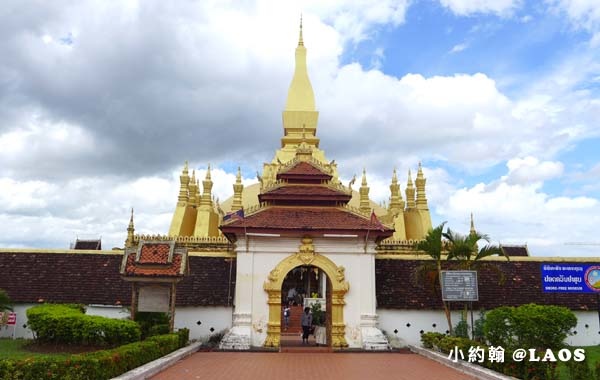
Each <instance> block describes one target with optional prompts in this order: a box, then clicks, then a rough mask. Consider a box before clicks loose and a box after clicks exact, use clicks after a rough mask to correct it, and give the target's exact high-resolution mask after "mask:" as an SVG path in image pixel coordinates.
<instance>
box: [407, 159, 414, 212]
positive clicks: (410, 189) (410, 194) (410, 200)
mask: <svg viewBox="0 0 600 380" xmlns="http://www.w3.org/2000/svg"><path fill="white" fill-rule="evenodd" d="M415 206H416V204H415V187H414V185H413V181H412V177H411V175H410V169H408V181H407V183H406V208H407V209H412V208H415Z"/></svg>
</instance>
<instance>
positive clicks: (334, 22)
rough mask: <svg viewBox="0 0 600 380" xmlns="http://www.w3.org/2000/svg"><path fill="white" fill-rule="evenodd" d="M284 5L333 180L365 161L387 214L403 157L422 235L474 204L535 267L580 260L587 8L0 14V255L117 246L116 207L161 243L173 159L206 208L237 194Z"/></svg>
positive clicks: (142, 4)
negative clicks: (423, 187) (89, 241)
mask: <svg viewBox="0 0 600 380" xmlns="http://www.w3.org/2000/svg"><path fill="white" fill-rule="evenodd" d="M301 12H302V13H303V14H304V26H305V28H304V36H305V45H306V47H307V49H308V65H309V74H310V77H311V80H312V83H313V87H314V90H315V96H316V102H317V107H318V109H319V111H320V120H319V127H318V136H319V137H320V138H321V147H322V148H323V149H325V151H326V153H327V156H328V157H329V159H336V161H337V162H338V167H339V169H340V174H341V176H342V177H343V178H344V179H345V180H347V179H349V178H351V177H352V175H353V174H355V173H359V172H360V170H361V169H362V167H363V166H366V168H367V174H368V179H369V184H370V186H371V195H372V198H373V199H374V200H376V201H378V202H379V201H385V200H387V197H388V196H389V194H388V189H387V186H388V185H389V181H390V177H391V173H392V170H393V168H394V167H397V168H398V170H399V173H400V178H401V179H402V182H403V184H404V183H405V181H406V172H407V170H408V168H413V169H414V168H416V166H417V164H418V162H419V161H422V163H423V167H424V171H425V175H426V177H427V178H428V182H427V186H428V188H427V189H428V198H429V205H430V208H431V210H432V216H433V223H434V224H437V223H440V222H442V221H448V224H449V226H450V227H451V228H453V229H455V230H458V231H464V232H466V231H468V222H469V214H470V213H471V212H473V213H474V215H475V220H476V225H477V227H478V229H479V230H480V231H482V232H485V233H488V234H489V235H490V236H491V237H492V238H493V239H494V240H495V241H497V242H501V243H505V244H510V243H517V244H525V243H527V244H528V246H529V249H530V252H531V253H532V254H533V255H536V256H554V255H565V256H593V255H595V256H598V255H599V254H598V253H599V252H600V236H599V235H600V234H599V233H598V228H599V226H600V153H599V151H600V149H599V148H600V126H599V120H600V3H599V2H598V1H597V0H546V1H525V0H476V1H473V0H397V1H391V0H390V1H386V0H373V1H370V0H355V1H328V2H322V1H318V0H314V1H301V2H300V1H297V2H292V1H262V0H258V1H251V0H247V1H227V2H225V1H217V0H214V1H206V0H204V1H190V2H184V1H179V2H168V1H149V0H144V1H121V2H116V1H115V2H106V1H101V0H98V1H81V2H71V1H68V2H67V1H51V2H48V1H22V0H15V1H8V2H6V1H5V2H3V6H2V7H1V8H0V33H1V35H2V39H0V57H2V58H1V59H0V231H1V232H0V247H40V248H42V247H45V248H66V247H68V245H69V242H71V241H73V240H74V239H75V238H76V237H77V236H79V237H80V238H89V237H99V236H101V237H102V239H103V246H104V247H105V248H111V247H114V246H122V243H123V240H124V239H125V229H126V227H127V222H128V217H129V211H128V210H129V208H131V207H134V208H135V210H136V227H137V231H138V232H142V233H166V232H167V230H168V227H169V223H170V219H171V215H172V212H173V210H174V207H175V202H176V198H177V191H178V178H177V176H178V174H179V172H180V170H181V167H182V165H183V162H184V161H185V160H189V161H190V165H191V166H192V167H193V168H196V169H197V171H198V172H199V173H200V175H203V173H204V170H205V167H206V165H207V164H208V163H211V165H212V166H213V168H215V169H214V171H213V180H214V181H215V187H214V191H215V193H216V195H217V196H218V197H220V199H225V198H227V197H228V196H230V195H231V194H232V188H231V184H232V183H233V181H234V173H235V170H236V168H237V166H238V165H240V166H241V167H242V171H243V173H244V177H245V182H246V183H251V182H255V181H256V180H255V179H254V178H253V177H254V175H253V173H255V172H256V170H258V169H260V168H261V166H262V163H263V162H264V161H269V160H271V159H272V157H273V153H274V151H275V149H277V148H278V147H279V139H280V138H281V136H282V132H283V129H282V125H281V111H282V109H283V107H284V104H285V98H286V94H287V88H288V85H289V83H290V80H291V76H292V72H293V62H294V61H293V60H294V48H295V46H296V43H297V37H298V18H299V14H300V13H301ZM577 242H579V243H588V244H587V245H572V244H570V243H577ZM593 243H595V244H596V245H593Z"/></svg>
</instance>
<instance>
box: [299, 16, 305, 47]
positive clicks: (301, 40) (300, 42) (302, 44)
mask: <svg viewBox="0 0 600 380" xmlns="http://www.w3.org/2000/svg"><path fill="white" fill-rule="evenodd" d="M298 46H304V40H303V39H302V13H300V38H299V39H298Z"/></svg>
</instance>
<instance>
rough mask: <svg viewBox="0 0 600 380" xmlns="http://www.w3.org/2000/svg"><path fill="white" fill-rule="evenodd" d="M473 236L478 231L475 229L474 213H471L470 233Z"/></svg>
mask: <svg viewBox="0 0 600 380" xmlns="http://www.w3.org/2000/svg"><path fill="white" fill-rule="evenodd" d="M469 233H470V234H471V235H475V234H476V233H477V230H476V229H475V222H474V221H473V213H471V230H470V231H469Z"/></svg>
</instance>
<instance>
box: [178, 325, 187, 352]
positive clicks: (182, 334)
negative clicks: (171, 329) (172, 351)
mask: <svg viewBox="0 0 600 380" xmlns="http://www.w3.org/2000/svg"><path fill="white" fill-rule="evenodd" d="M177 335H178V336H179V347H184V346H187V344H188V342H189V341H190V329H188V328H185V327H184V328H182V329H179V330H177Z"/></svg>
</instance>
